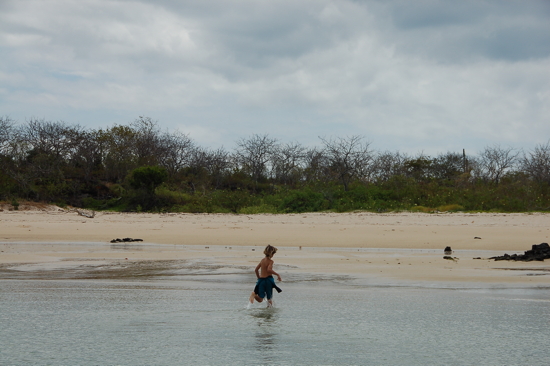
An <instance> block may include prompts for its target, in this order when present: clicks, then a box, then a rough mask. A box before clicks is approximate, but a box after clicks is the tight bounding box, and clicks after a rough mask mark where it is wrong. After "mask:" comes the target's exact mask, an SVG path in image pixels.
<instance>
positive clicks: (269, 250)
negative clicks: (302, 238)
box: [264, 245, 277, 258]
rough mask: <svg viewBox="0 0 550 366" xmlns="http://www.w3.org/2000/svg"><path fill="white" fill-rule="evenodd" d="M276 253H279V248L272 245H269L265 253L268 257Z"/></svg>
mask: <svg viewBox="0 0 550 366" xmlns="http://www.w3.org/2000/svg"><path fill="white" fill-rule="evenodd" d="M275 253H277V248H275V247H274V246H272V245H268V246H267V247H265V249H264V254H265V256H266V257H269V258H271V257H273V255H275Z"/></svg>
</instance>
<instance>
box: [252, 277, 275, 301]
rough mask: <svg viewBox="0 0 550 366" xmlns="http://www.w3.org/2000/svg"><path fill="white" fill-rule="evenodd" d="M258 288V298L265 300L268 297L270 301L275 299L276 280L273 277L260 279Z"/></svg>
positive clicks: (257, 284)
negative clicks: (274, 287)
mask: <svg viewBox="0 0 550 366" xmlns="http://www.w3.org/2000/svg"><path fill="white" fill-rule="evenodd" d="M256 286H258V296H259V297H260V298H262V299H263V298H264V297H266V296H267V299H268V300H271V299H272V298H273V286H275V280H274V279H273V276H269V277H265V278H258V282H256Z"/></svg>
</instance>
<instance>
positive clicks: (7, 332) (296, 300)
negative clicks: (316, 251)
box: [0, 262, 550, 365]
mask: <svg viewBox="0 0 550 366" xmlns="http://www.w3.org/2000/svg"><path fill="white" fill-rule="evenodd" d="M105 271H106V272H105ZM104 272H105V273H104ZM102 273H104V274H105V275H102ZM124 273H125V274H124V275H123V273H122V272H116V273H114V272H113V271H110V272H109V271H107V270H102V269H101V268H88V269H87V270H85V271H84V270H82V269H79V270H78V272H71V271H68V272H67V271H60V272H58V273H52V272H51V271H50V272H48V273H46V274H45V273H42V272H39V271H26V272H24V271H22V272H21V273H19V272H14V271H11V272H10V271H3V272H2V273H0V276H1V277H0V365H549V364H550V351H549V347H548V340H549V339H550V324H549V323H550V291H549V289H548V288H546V289H544V288H539V289H526V288H490V287H487V288H474V287H468V286H467V285H463V286H460V288H455V289H453V288H444V287H439V288H434V287H431V286H422V285H410V286H400V285H399V284H393V285H390V286H380V285H372V284H369V282H368V281H364V280H358V279H354V278H352V277H345V276H340V277H338V276H322V277H321V276H315V275H310V276H307V275H304V274H299V275H294V276H287V278H288V281H285V282H283V283H281V284H280V286H281V287H282V288H283V292H282V293H281V294H277V293H275V295H274V296H275V297H274V299H275V307H274V308H271V309H267V308H265V304H256V305H254V306H253V307H251V308H250V309H248V308H247V299H248V296H249V294H250V292H251V290H252V288H253V286H254V282H255V281H254V275H253V273H252V274H251V273H250V269H249V268H248V269H245V268H229V267H220V266H212V265H209V264H207V263H203V264H201V265H197V264H196V263H194V264H193V265H192V266H191V265H190V264H189V263H183V262H179V264H177V265H174V263H168V262H166V263H165V265H164V267H162V268H161V267H159V266H156V267H155V269H154V270H151V268H149V269H147V268H146V269H143V268H142V271H141V272H136V271H134V272H131V271H130V272H124Z"/></svg>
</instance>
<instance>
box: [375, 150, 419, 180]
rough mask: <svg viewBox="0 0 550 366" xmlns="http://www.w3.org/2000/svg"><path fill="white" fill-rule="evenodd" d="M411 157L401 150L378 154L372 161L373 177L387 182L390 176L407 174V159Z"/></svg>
mask: <svg viewBox="0 0 550 366" xmlns="http://www.w3.org/2000/svg"><path fill="white" fill-rule="evenodd" d="M409 159H410V158H409V157H408V156H407V155H406V154H401V153H400V152H399V151H397V152H395V153H392V152H389V151H385V152H383V153H380V154H377V155H376V157H375V158H374V160H373V162H372V173H371V174H372V178H373V179H374V180H375V181H379V182H386V181H388V180H389V179H390V178H392V177H395V176H399V175H405V166H404V164H405V161H407V160H409Z"/></svg>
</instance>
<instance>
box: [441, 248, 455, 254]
mask: <svg viewBox="0 0 550 366" xmlns="http://www.w3.org/2000/svg"><path fill="white" fill-rule="evenodd" d="M443 251H444V252H445V254H452V253H453V250H452V249H451V247H445V249H444V250H443Z"/></svg>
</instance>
